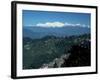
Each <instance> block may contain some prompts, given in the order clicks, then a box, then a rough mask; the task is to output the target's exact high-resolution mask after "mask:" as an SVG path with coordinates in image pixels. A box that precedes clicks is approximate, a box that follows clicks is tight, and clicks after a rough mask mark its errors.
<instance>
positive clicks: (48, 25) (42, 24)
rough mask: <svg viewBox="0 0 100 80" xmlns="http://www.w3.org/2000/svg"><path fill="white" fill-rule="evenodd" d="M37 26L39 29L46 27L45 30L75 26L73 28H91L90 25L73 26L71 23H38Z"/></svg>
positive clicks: (78, 24)
mask: <svg viewBox="0 0 100 80" xmlns="http://www.w3.org/2000/svg"><path fill="white" fill-rule="evenodd" d="M36 26H39V27H45V28H48V27H53V28H54V27H59V28H60V27H67V26H73V27H88V28H89V25H85V24H80V23H77V24H71V23H67V22H66V23H63V22H46V23H38V24H36Z"/></svg>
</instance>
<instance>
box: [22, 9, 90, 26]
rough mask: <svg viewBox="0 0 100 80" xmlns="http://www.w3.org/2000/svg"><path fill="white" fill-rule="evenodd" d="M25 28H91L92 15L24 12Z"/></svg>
mask: <svg viewBox="0 0 100 80" xmlns="http://www.w3.org/2000/svg"><path fill="white" fill-rule="evenodd" d="M22 17H23V26H42V27H43V26H44V27H46V26H48V27H50V26H52V27H56V26H57V27H62V26H66V25H72V26H75V25H80V26H83V27H90V20H91V15H90V14H89V13H70V12H51V11H50V12H49V11H33V10H23V13H22Z"/></svg>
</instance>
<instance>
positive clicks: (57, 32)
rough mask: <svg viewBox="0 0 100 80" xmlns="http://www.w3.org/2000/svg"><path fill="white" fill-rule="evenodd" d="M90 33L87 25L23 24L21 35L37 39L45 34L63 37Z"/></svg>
mask: <svg viewBox="0 0 100 80" xmlns="http://www.w3.org/2000/svg"><path fill="white" fill-rule="evenodd" d="M86 33H90V28H88V27H78V26H74V27H73V26H66V27H60V28H56V27H55V28H53V27H49V28H45V27H37V26H34V27H32V26H31V27H30V26H25V27H23V36H24V37H30V38H32V39H36V38H37V39H38V38H42V37H45V36H47V35H54V36H57V37H64V36H72V35H81V34H86Z"/></svg>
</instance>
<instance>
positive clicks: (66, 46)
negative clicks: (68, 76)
mask: <svg viewBox="0 0 100 80" xmlns="http://www.w3.org/2000/svg"><path fill="white" fill-rule="evenodd" d="M85 40H88V41H89V40H90V34H84V35H79V36H69V37H55V36H46V37H43V38H41V39H30V38H23V69H37V68H41V66H42V65H43V64H48V63H50V62H52V61H53V60H54V59H55V58H60V57H61V56H62V55H63V54H67V53H69V52H68V51H70V49H71V48H72V46H74V45H77V44H80V43H82V42H83V41H85ZM89 48H90V46H89ZM71 53H72V52H71ZM73 53H74V52H73ZM76 56H77V55H76ZM76 62H77V61H76ZM63 66H66V62H65V63H64V64H63V65H62V66H61V67H63ZM54 67H57V64H56V63H55V64H54Z"/></svg>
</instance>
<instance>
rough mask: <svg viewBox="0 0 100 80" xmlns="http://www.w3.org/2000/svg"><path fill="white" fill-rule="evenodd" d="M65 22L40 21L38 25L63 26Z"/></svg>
mask: <svg viewBox="0 0 100 80" xmlns="http://www.w3.org/2000/svg"><path fill="white" fill-rule="evenodd" d="M64 25H65V24H64V23H62V22H46V23H38V24H37V25H36V26H41V27H63V26H64Z"/></svg>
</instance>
